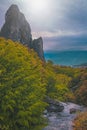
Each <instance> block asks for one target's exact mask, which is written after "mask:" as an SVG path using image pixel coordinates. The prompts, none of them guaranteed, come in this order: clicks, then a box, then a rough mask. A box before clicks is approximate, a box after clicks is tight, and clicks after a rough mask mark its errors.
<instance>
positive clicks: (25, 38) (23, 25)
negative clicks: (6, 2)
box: [0, 4, 44, 60]
mask: <svg viewBox="0 0 87 130" xmlns="http://www.w3.org/2000/svg"><path fill="white" fill-rule="evenodd" d="M0 36H1V37H5V38H6V39H11V40H13V41H18V42H20V43H22V44H24V45H26V46H28V47H29V48H33V49H34V50H35V51H36V52H37V54H38V56H39V57H40V58H41V59H42V60H44V53H43V40H42V38H38V39H37V40H34V41H32V35H31V28H30V25H29V23H28V22H27V20H26V18H25V16H24V14H22V13H21V12H20V10H19V8H18V6H17V5H14V4H13V5H11V6H10V8H9V9H8V10H7V12H6V14H5V24H4V25H3V27H2V28H1V32H0Z"/></svg>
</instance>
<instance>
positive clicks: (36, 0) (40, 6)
mask: <svg viewBox="0 0 87 130" xmlns="http://www.w3.org/2000/svg"><path fill="white" fill-rule="evenodd" d="M47 7H48V4H47V2H46V0H32V1H31V10H32V11H33V13H40V12H44V11H45V10H47Z"/></svg>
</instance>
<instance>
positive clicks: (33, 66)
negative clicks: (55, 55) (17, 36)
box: [0, 38, 46, 130]
mask: <svg viewBox="0 0 87 130" xmlns="http://www.w3.org/2000/svg"><path fill="white" fill-rule="evenodd" d="M42 73H43V68H42V62H41V60H40V59H39V58H38V56H37V55H36V53H35V52H34V51H33V50H29V49H28V48H27V47H24V46H22V45H21V44H19V43H14V42H12V41H11V40H5V39H3V38H0V130H29V129H30V130H34V129H35V130H39V129H40V130H41V127H40V126H42V125H43V118H42V113H43V111H44V109H45V106H46V103H45V102H43V98H44V96H45V91H46V89H45V84H44V82H42V80H43V79H42Z"/></svg>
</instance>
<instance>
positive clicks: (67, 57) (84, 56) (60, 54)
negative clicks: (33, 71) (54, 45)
mask: <svg viewBox="0 0 87 130" xmlns="http://www.w3.org/2000/svg"><path fill="white" fill-rule="evenodd" d="M44 55H45V59H46V60H51V61H53V62H54V64H59V65H64V66H74V65H81V64H85V63H87V51H45V52H44Z"/></svg>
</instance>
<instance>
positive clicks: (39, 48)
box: [32, 37, 44, 61]
mask: <svg viewBox="0 0 87 130" xmlns="http://www.w3.org/2000/svg"><path fill="white" fill-rule="evenodd" d="M32 48H33V49H34V50H35V51H36V52H38V56H39V57H40V58H41V59H42V60H43V61H44V52H43V39H42V37H39V38H38V39H34V40H33V42H32Z"/></svg>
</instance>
